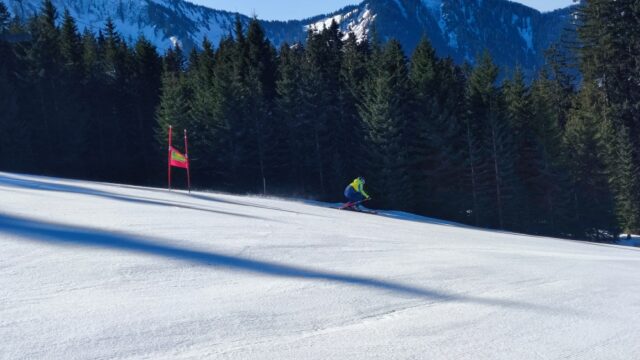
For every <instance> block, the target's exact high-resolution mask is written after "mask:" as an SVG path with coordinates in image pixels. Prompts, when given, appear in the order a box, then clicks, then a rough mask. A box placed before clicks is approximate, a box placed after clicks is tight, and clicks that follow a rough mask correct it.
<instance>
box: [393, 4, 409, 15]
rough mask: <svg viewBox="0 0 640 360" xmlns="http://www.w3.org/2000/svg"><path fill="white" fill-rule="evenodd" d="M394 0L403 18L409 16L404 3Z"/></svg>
mask: <svg viewBox="0 0 640 360" xmlns="http://www.w3.org/2000/svg"><path fill="white" fill-rule="evenodd" d="M394 1H395V2H396V5H398V9H400V12H401V13H402V16H404V18H405V19H406V18H408V17H409V16H408V15H407V9H405V7H404V5H402V3H401V2H400V0H394Z"/></svg>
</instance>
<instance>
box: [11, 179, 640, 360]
mask: <svg viewBox="0 0 640 360" xmlns="http://www.w3.org/2000/svg"><path fill="white" fill-rule="evenodd" d="M0 199H1V200H0V248H1V249H2V250H1V251H0V274H1V275H0V338H1V339H2V341H0V358H1V359H12V360H15V359H65V360H68V359H625V360H628V359H635V358H637V355H638V354H640V331H638V329H639V327H638V326H639V325H638V324H640V301H639V299H640V298H639V297H638V294H639V293H640V276H638V274H639V273H640V252H639V251H638V250H637V249H634V248H625V247H617V246H604V245H597V244H588V243H581V242H573V241H563V240H557V239H550V238H542V237H532V236H521V235H517V234H509V233H501V232H494V231H483V230H478V229H473V228H467V227H463V226H457V225H456V224H450V223H446V222H439V221H436V220H432V219H427V218H421V217H412V216H410V215H408V214H401V213H394V212H385V213H384V214H386V215H385V216H376V215H366V214H359V213H351V212H343V211H338V210H335V209H331V208H328V207H326V206H323V205H322V204H311V203H305V202H295V201H285V200H278V199H267V198H255V197H240V196H230V195H222V194H214V193H192V194H191V195H189V194H186V193H184V192H181V191H174V192H168V191H166V190H161V189H146V188H138V187H130V186H119V185H109V184H100V183H90V182H81V181H70V180H60V179H52V178H43V177H35V176H21V175H12V174H7V173H0Z"/></svg>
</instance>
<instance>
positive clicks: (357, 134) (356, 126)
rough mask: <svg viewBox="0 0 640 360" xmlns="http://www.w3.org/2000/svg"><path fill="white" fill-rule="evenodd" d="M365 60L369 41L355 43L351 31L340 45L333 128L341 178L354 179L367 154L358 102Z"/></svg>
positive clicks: (367, 57)
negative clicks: (335, 112) (341, 45)
mask: <svg viewBox="0 0 640 360" xmlns="http://www.w3.org/2000/svg"><path fill="white" fill-rule="evenodd" d="M368 61H369V44H368V43H367V42H366V41H363V42H361V43H358V41H357V39H356V37H355V35H354V34H353V33H350V34H349V35H348V37H347V39H346V41H345V42H344V45H343V47H342V61H341V64H340V85H339V88H340V90H339V91H340V93H339V101H340V107H339V110H338V116H339V117H340V118H339V121H338V124H340V127H339V128H338V129H336V130H337V131H336V132H335V138H336V140H337V144H338V146H339V149H340V150H339V151H338V154H339V156H340V157H341V165H342V169H341V170H340V178H341V179H343V180H345V179H353V178H355V177H357V176H360V174H362V173H363V171H364V168H363V165H362V164H363V161H364V160H365V159H366V156H367V154H366V152H365V151H363V150H364V144H363V141H362V140H363V138H364V134H363V128H362V120H361V118H360V114H359V113H358V105H359V103H360V99H361V98H362V94H363V92H364V86H363V84H364V82H365V78H366V76H367V62H368Z"/></svg>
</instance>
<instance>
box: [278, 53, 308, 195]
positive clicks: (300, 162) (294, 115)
mask: <svg viewBox="0 0 640 360" xmlns="http://www.w3.org/2000/svg"><path fill="white" fill-rule="evenodd" d="M279 53H280V54H279V66H278V74H279V78H278V79H277V81H276V92H277V94H278V96H277V98H276V100H275V104H276V110H275V119H274V121H277V122H279V123H280V125H279V126H278V127H279V128H281V129H282V133H281V134H280V135H281V136H279V137H278V139H277V140H276V141H278V143H277V145H276V150H275V151H276V153H277V154H279V159H280V161H281V163H282V165H283V168H284V169H283V170H284V171H283V177H282V178H281V180H282V181H283V183H285V184H287V185H289V189H290V191H291V192H293V193H297V194H304V193H305V181H304V177H303V174H304V163H305V153H304V152H303V144H304V143H305V142H306V139H305V138H304V136H305V130H306V129H305V126H304V125H305V121H304V118H303V114H304V105H303V98H302V73H301V70H302V61H303V58H304V50H303V48H302V46H301V45H300V44H297V45H294V46H289V44H286V43H285V44H283V45H282V47H281V48H280V51H279Z"/></svg>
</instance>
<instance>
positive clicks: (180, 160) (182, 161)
mask: <svg viewBox="0 0 640 360" xmlns="http://www.w3.org/2000/svg"><path fill="white" fill-rule="evenodd" d="M169 154H170V155H169V164H170V165H171V166H173V167H178V168H183V169H188V168H189V160H187V157H186V156H184V155H183V154H182V153H181V152H180V151H178V150H176V148H174V147H173V146H171V147H169Z"/></svg>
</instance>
